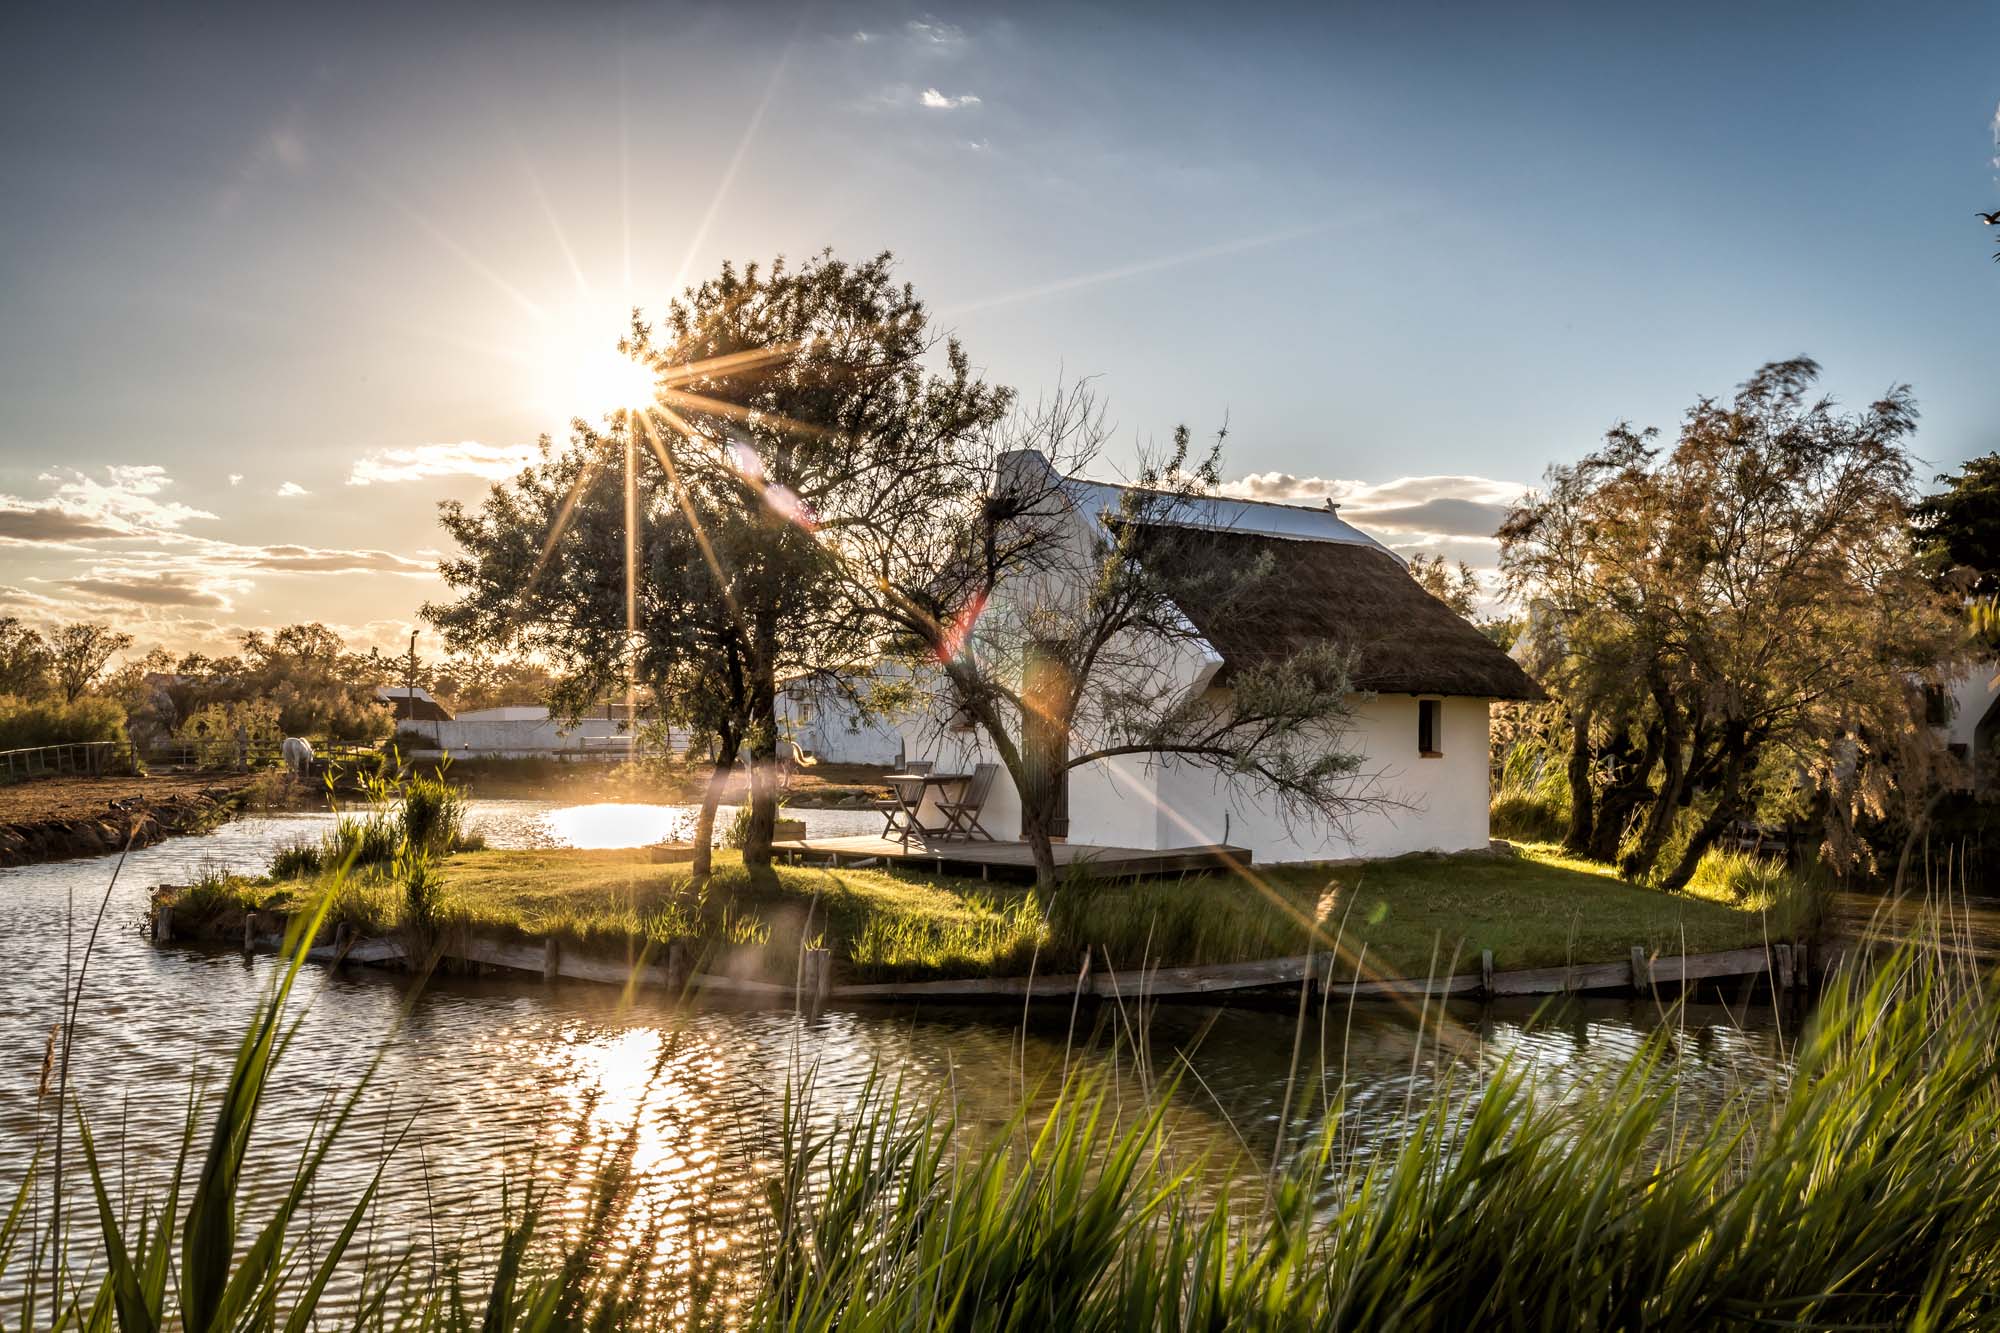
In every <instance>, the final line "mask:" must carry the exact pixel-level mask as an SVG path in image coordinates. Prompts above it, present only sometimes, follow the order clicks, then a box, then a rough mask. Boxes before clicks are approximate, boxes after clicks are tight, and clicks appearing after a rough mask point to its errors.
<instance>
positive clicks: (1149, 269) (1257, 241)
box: [938, 222, 1327, 317]
mask: <svg viewBox="0 0 2000 1333" xmlns="http://www.w3.org/2000/svg"><path fill="white" fill-rule="evenodd" d="M1326 229H1327V224H1326V223H1323V222H1316V223H1311V224H1309V225H1306V226H1302V227H1287V228H1285V229H1283V230H1281V231H1273V232H1265V233H1263V234H1262V235H1258V236H1245V237H1240V238H1238V239H1237V240H1233V241H1222V242H1220V243H1218V244H1215V245H1205V246H1202V247H1200V248H1199V249H1194V250H1184V251H1182V252H1180V253H1179V254H1172V255H1162V256H1160V257H1158V258H1156V259H1141V260H1138V261H1136V262H1133V263H1130V264H1118V265H1116V266H1114V267H1112V268H1107V269H1100V270H1098V271H1097V272H1095V273H1082V274H1078V275H1076V276H1075V277H1069V278H1058V279H1056V280H1055V281H1053V282H1044V283H1040V284H1038V285H1036V286H1033V287H1024V288H1022V289H1021V290H1020V291H1018V292H1007V293H1004V294H1002V295H999V296H989V297H985V298H983V299H981V300H978V301H968V302H965V303H964V304H961V305H955V306H952V307H950V308H949V309H948V310H941V311H939V312H938V314H939V316H940V317H945V316H954V315H966V314H971V313H972V312H974V311H978V310H991V309H993V308H994V307H995V306H1003V305H1014V304H1017V303H1018V302H1021V301H1033V300H1037V299H1039V298H1041V297H1044V296H1058V295H1061V294H1063V293H1065V292H1073V291H1077V290H1079V289H1080V288H1084V287H1095V286H1097V285H1099V284H1100V283H1106V282H1116V281H1118V280H1119V279H1121V278H1133V277H1137V276H1139V275H1140V274H1142V273H1156V272H1158V271H1159V270H1161V269H1166V268H1179V267H1180V266H1181V265H1183V264H1194V263H1199V262H1200V261H1202V260H1204V259H1219V258H1221V257H1222V256H1223V255H1234V254H1241V253H1242V252H1244V251H1245V250H1260V249H1262V248H1264V247H1265V246H1267V245H1279V244H1282V243H1283V242H1285V241H1295V240H1298V239H1299V238H1300V237H1303V236H1310V235H1312V234H1313V233H1314V232H1320V231H1325V230H1326Z"/></svg>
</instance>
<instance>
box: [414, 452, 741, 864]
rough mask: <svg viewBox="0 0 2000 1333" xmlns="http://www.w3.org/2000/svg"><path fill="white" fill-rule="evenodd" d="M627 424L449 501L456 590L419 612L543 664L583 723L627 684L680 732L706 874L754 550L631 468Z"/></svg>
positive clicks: (725, 773)
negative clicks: (697, 790)
mask: <svg viewBox="0 0 2000 1333" xmlns="http://www.w3.org/2000/svg"><path fill="white" fill-rule="evenodd" d="M635 429H637V430H643V429H644V426H643V425H642V424H640V422H639V421H638V420H637V414H630V415H625V416H621V417H620V418H618V419H617V420H615V421H613V422H612V423H610V428H609V429H607V430H605V431H598V430H595V429H592V428H591V427H589V426H587V425H585V424H584V423H583V422H581V421H579V422H576V423H574V424H573V425H572V427H571V432H570V439H569V442H568V445H567V446H566V447H565V448H563V449H560V450H558V449H556V448H555V447H554V446H553V445H552V444H551V443H550V442H549V441H548V440H547V439H544V440H543V441H542V457H541V460H540V461H539V462H538V463H536V464H535V465H534V466H532V467H530V468H527V469H525V470H523V471H522V472H521V474H520V475H519V476H517V477H515V478H514V479H513V480H511V481H507V482H502V483H499V484H497V485H495V486H494V487H493V488H492V489H491V490H490V491H489V492H488V494H487V497H486V499H485V501H484V502H483V503H482V504H481V505H480V506H479V508H478V509H476V510H468V509H466V508H465V507H463V506H461V505H459V504H457V503H455V502H454V503H447V504H445V505H443V506H442V507H441V510H442V519H443V523H444V526H445V529H446V531H447V532H449V533H450V534H451V536H452V538H453V540H454V541H456V542H457V544H458V547H459V551H460V554H459V556H458V557H456V558H455V559H452V560H449V561H447V562H445V564H444V565H443V566H441V570H440V572H441V573H442V574H443V576H444V579H445V582H446V583H447V584H448V585H450V586H451V588H452V590H453V592H454V594H455V597H454V600H452V601H449V602H434V603H431V604H429V605H427V606H426V607H425V608H424V616H425V618H426V619H428V620H430V621H431V622H432V623H434V624H436V625H437V626H438V628H439V629H440V630H441V631H442V632H443V633H444V635H445V638H446V641H447V642H449V643H450V644H451V645H452V646H453V647H454V648H455V649H458V650H460V651H464V652H474V651H481V650H498V651H504V652H516V653H525V654H532V655H533V656H535V657H537V658H539V659H541V660H544V661H546V662H548V663H549V664H550V665H551V667H552V668H553V669H554V671H555V673H556V674H555V679H554V680H553V681H552V683H551V685H550V687H549V690H548V694H547V697H548V698H549V700H550V706H551V709H552V710H553V711H555V712H556V713H557V714H558V715H564V716H569V717H574V716H577V715H578V714H580V713H581V711H582V710H583V709H584V708H586V707H588V705H589V704H590V703H591V702H593V701H594V700H597V699H600V698H602V697H604V695H605V694H606V693H607V692H610V691H616V690H619V689H622V688H625V687H628V686H637V687H640V688H643V689H645V690H646V691H647V692H649V693H650V694H651V695H652V696H653V697H654V698H655V699H656V700H658V701H660V705H661V708H662V710H663V711H664V712H665V713H666V715H667V719H668V720H670V721H674V722H679V723H681V724H683V725H686V726H688V727H690V728H691V729H692V730H693V731H694V732H695V736H696V740H695V744H696V745H697V746H700V747H703V748H706V749H708V757H709V759H710V761H711V765H712V766H711V771H710V780H709V784H708V791H707V793H706V795H705V797H704V800H703V803H702V808H701V814H700V817H699V820H698V823H697V826H696V829H695V836H694V844H695V857H694V864H693V867H692V873H693V874H695V875H697V876H705V875H707V874H708V872H709V844H710V841H711V838H712V835H713V832H714V823H715V807H716V803H717V802H718V801H719V799H720V797H721V794H722V791H723V787H724V785H725V783H726V782H727V780H728V777H729V775H730V773H731V772H732V770H733V769H734V768H735V766H736V764H737V761H738V759H739V756H740V754H741V751H742V747H743V743H744V740H745V737H746V735H747V733H748V729H749V726H750V717H751V699H750V676H749V672H748V670H747V666H746V663H745V660H744V655H743V644H744V641H743V637H742V635H741V634H740V625H739V620H738V616H737V615H736V613H735V611H734V610H733V609H732V607H733V606H734V605H739V604H740V603H737V601H736V599H737V597H738V595H739V590H738V587H737V584H736V582H735V581H734V580H733V579H732V578H730V577H729V574H730V573H731V572H733V571H736V570H740V569H748V568H754V567H755V565H756V552H755V551H754V550H753V549H748V548H746V547H745V546H744V545H743V543H744V541H745V540H746V539H747V537H748V536H749V534H748V533H747V532H745V531H744V530H743V529H741V528H738V527H733V526H732V527H728V528H725V527H723V526H722V525H721V524H718V523H717V522H715V521H713V518H711V520H710V521H709V522H708V523H706V524H705V525H702V526H697V525H696V524H695V522H694V521H693V520H692V519H691V517H690V512H689V510H690V508H691V506H689V507H684V505H683V501H685V500H686V499H687V497H686V495H685V494H684V493H682V492H681V491H680V489H679V488H678V487H677V486H676V484H675V482H674V481H673V480H672V479H671V478H670V476H669V474H668V473H667V472H666V471H664V470H663V469H660V468H657V467H650V466H645V467H642V466H638V465H637V461H638V460H637V459H636V458H635V457H634V456H633V447H634V443H635V442H634V441H633V439H632V433H633V431H634V430H635ZM628 467H629V468H630V479H631V480H630V489H629V490H628V489H627V480H626V478H627V468H628ZM628 534H629V536H630V540H631V555H630V564H629V566H628V564H627V537H628ZM711 558H713V559H714V561H715V564H714V565H713V566H711V564H710V560H711ZM628 570H629V575H630V577H629V581H628V578H627V574H628ZM628 599H629V600H628Z"/></svg>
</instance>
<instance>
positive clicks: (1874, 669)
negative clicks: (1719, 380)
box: [1500, 359, 1959, 889]
mask: <svg viewBox="0 0 2000 1333" xmlns="http://www.w3.org/2000/svg"><path fill="white" fill-rule="evenodd" d="M1818 373H1819V367H1818V366H1817V365H1815V364H1814V363H1813V362H1811V361H1809V360H1805V359H1799V360H1794V361H1786V362H1778V363H1774V364H1771V365H1767V366H1765V367H1763V368H1762V369H1760V370H1759V371H1758V372H1757V374H1755V375H1754V376H1752V377H1751V379H1750V380H1749V381H1747V382H1746V383H1745V384H1744V385H1743V386H1742V387H1741V388H1740V389H1739V390H1738V392H1737V394H1736V396H1735V397H1734V398H1733V399H1732V400H1730V401H1729V402H1726V403H1724V402H1717V401H1715V400H1713V399H1702V400H1701V401H1699V402H1698V403H1696V405H1695V406H1694V407H1693V408H1692V409H1691V410H1690V411H1689V413H1688V415H1687V417H1686V419H1685V421H1684V422H1683V424H1682V427H1681V431H1680V435H1679V437H1678V439H1677V440H1676V441H1675V443H1674V445H1673V446H1672V448H1670V449H1666V450H1664V451H1662V449H1661V448H1660V447H1659V446H1658V445H1657V444H1656V443H1655V441H1656V439H1657V435H1656V433H1655V432H1652V431H1644V432H1638V431H1634V430H1632V429H1630V428H1629V427H1626V426H1623V425H1620V426H1618V427H1616V428H1614V429H1613V430H1612V431H1611V432H1610V434H1609V435H1608V436H1607V438H1606V444H1605V446H1604V448H1602V449H1600V450H1599V451H1597V452H1595V453H1593V454H1590V455H1588V456H1586V457H1585V458H1584V459H1582V460H1580V461H1579V462H1577V463H1575V464H1572V465H1568V466H1559V467H1555V468H1552V469H1550V471H1549V473H1548V481H1547V486H1546V488H1545V489H1544V490H1543V491H1542V492H1540V493H1538V494H1534V495H1530V496H1529V497H1527V499H1526V500H1524V501H1523V503H1522V504H1521V505H1520V506H1519V507H1517V508H1516V509H1515V510H1514V511H1513V512H1511V513H1510V514H1509V516H1508V518H1507V520H1506V522H1505V523H1504V524H1503V525H1502V527H1501V530H1500V538H1501V567H1502V570H1503V572H1504V573H1505V575H1506V577H1507V581H1508V586H1509V589H1510V591H1511V592H1512V593H1513V594H1514V595H1516V596H1517V597H1520V598H1522V599H1523V600H1524V601H1525V602H1526V603H1527V604H1528V605H1529V606H1530V608H1531V612H1530V618H1529V619H1530V626H1531V630H1530V639H1531V649H1532V652H1533V654H1534V659H1535V665H1536V667H1537V668H1538V670H1539V673H1540V677H1541V679H1542V680H1543V682H1544V684H1545V685H1546V686H1548V687H1549V688H1550V689H1551V692H1552V693H1553V694H1554V695H1555V696H1556V698H1557V700H1558V701H1559V706H1560V707H1562V708H1563V709H1564V710H1565V712H1566V714H1567V717H1568V719H1569V723H1570V769H1569V775H1570V787H1571V797H1572V810H1573V817H1572V823H1571V827H1570V830H1569V835H1568V839H1567V842H1568V845H1569V846H1570V847H1571V848H1572V849H1573V850H1576V851H1579V852H1583V853H1586V854H1589V855H1593V856H1596V857H1598V858H1599V859H1603V860H1612V859H1617V860H1619V862H1620V866H1621V869H1622V870H1623V871H1624V873H1626V874H1627V875H1628V876H1632V877H1635V878H1636V877H1644V876H1648V875H1653V874H1656V873H1660V872H1661V871H1662V867H1661V866H1660V865H1659V864H1658V862H1659V860H1660V858H1661V855H1662V853H1663V851H1664V849H1665V848H1666V847H1667V845H1668V844H1669V842H1670V841H1671V840H1672V835H1674V834H1675V832H1676V831H1677V828H1676V824H1677V820H1678V818H1679V816H1680V813H1681V812H1682V811H1684V810H1691V809H1692V810H1694V812H1695V813H1694V815H1693V816H1692V819H1693V822H1692V825H1691V826H1690V827H1686V828H1683V829H1680V830H1679V831H1681V832H1685V834H1686V840H1685V843H1684V845H1683V848H1682V850H1681V852H1680V854H1679V855H1678V857H1677V858H1676V860H1675V861H1674V864H1673V865H1671V866H1670V867H1665V868H1664V872H1663V873H1661V874H1660V878H1661V882H1662V884H1663V885H1664V886H1665V887H1668V888H1670V889H1678V888H1680V887H1682V886H1684V885H1685V884H1686V883H1687V882H1688V880H1689V879H1690V878H1691V877H1692V875H1693V873H1694V870H1695V867H1696V866H1697V865H1698V864H1699V862H1700V860H1701V858H1702V856H1703V855H1704V854H1705V853H1706V852H1707V851H1708V849H1709V848H1710V847H1711V846H1713V845H1714V843H1715V841H1716V839H1717V838H1719V837H1720V836H1721V835H1722V833H1723V832H1725V831H1726V830H1727V829H1728V827H1729V826H1730V825H1731V824H1732V823H1734V822H1735V821H1737V820H1739V819H1742V818H1744V817H1746V816H1748V815H1750V814H1752V813H1754V811H1755V810H1756V809H1757V808H1758V806H1759V804H1760V802H1764V803H1768V802H1774V801H1781V800H1790V801H1792V802H1793V803H1794V804H1795V805H1803V806H1807V807H1811V808H1812V809H1813V810H1814V811H1815V812H1816V814H1817V815H1818V817H1820V819H1821V821H1822V823H1823V822H1824V817H1825V816H1826V814H1827V813H1828V812H1829V810H1830V809H1831V808H1832V807H1833V805H1834V803H1835V799H1836V797H1837V796H1838V795H1840V793H1842V792H1843V791H1846V792H1848V793H1850V794H1851V793H1852V791H1853V790H1855V788H1854V785H1853V784H1852V783H1851V781H1850V780H1849V779H1850V778H1851V776H1852V774H1851V765H1852V763H1853V762H1854V761H1855V758H1856V756H1857V754H1863V755H1866V756H1867V757H1869V758H1871V759H1872V761H1874V762H1878V763H1886V762H1889V760H1890V758H1891V756H1894V755H1897V754H1901V753H1905V752H1907V750H1908V749H1909V746H1910V745H1916V746H1918V747H1919V748H1922V747H1926V746H1927V747H1929V748H1935V745H1936V742H1935V740H1934V738H1931V737H1929V736H1928V734H1925V735H1923V736H1920V737H1912V736H1910V735H1909V732H1910V727H1911V723H1910V720H1909V695H1910V691H1911V689H1912V688H1913V682H1915V681H1920V680H1929V681H1937V680H1939V679H1941V678H1942V675H1943V674H1944V673H1945V672H1947V671H1948V670H1949V669H1950V666H1951V663H1952V657H1953V653H1954V651H1955V649H1956V648H1957V645H1958V642H1959V636H1958V634H1957V631H1956V628H1955V626H1954V625H1953V624H1952V620H1951V617H1950V616H1949V614H1948V613H1947V612H1946V610H1945V608H1944V607H1943V606H1942V605H1941V603H1940V601H1939V599H1938V598H1937V596H1936V595H1935V594H1934V593H1933V591H1932V590H1931V588H1930V587H1929V585H1928V584H1927V583H1926V582H1925V581H1924V579H1923V577H1922V572H1921V569H1920V567H1919V564H1918V561H1917V558H1916V553H1915V551H1914V549H1913V548H1912V544H1911V541H1910V537H1909V528H1908V520H1909V509H1910V502H1911V486H1910V468H1909V461H1908V457H1907V455H1906V454H1905V452H1904V448H1903V444H1904V441H1905V440H1906V439H1907V437H1908V436H1909V434H1910V433H1911V431H1912V430H1913V429H1914V428H1915V423H1916V408H1915V405H1914V402H1913V401H1912V399H1911V397H1910V395H1909V392H1908V390H1907V389H1905V388H1897V389H1895V390H1892V391H1891V392H1890V393H1889V394H1888V395H1886V396H1885V397H1884V398H1883V399H1882V400H1880V401H1878V402H1876V403H1873V404H1871V405H1870V406H1869V407H1868V408H1866V409H1865V410H1863V411H1861V412H1859V413H1856V414H1852V415H1845V414H1842V413H1840V412H1838V411H1836V410H1835V408H1834V406H1833V404H1832V403H1831V402H1830V401H1829V400H1826V399H1824V398H1821V399H1809V397H1808V394H1809V391H1810V389H1811V387H1812V385H1813V384H1814V382H1815V381H1816V379H1817V377H1818ZM1887 738H1895V743H1893V744H1891V743H1884V742H1885V741H1886V740H1887ZM1906 741H1907V742H1908V743H1909V744H1905V742H1906Z"/></svg>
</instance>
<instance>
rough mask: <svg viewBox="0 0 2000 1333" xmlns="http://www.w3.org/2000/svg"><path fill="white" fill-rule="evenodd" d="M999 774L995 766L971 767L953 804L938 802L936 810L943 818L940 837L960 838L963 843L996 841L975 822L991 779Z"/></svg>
mask: <svg viewBox="0 0 2000 1333" xmlns="http://www.w3.org/2000/svg"><path fill="white" fill-rule="evenodd" d="M999 774H1000V765H998V764H975V765H974V766H973V769H972V777H971V778H970V779H969V780H968V781H967V782H966V784H965V790H964V791H962V792H960V793H959V796H958V799H957V800H955V801H939V802H938V810H939V812H940V813H941V814H943V815H944V819H945V824H944V836H945V837H947V838H954V837H960V838H964V839H965V840H966V841H967V842H971V841H973V840H974V839H975V838H984V839H986V841H988V842H997V841H999V839H997V838H995V837H994V836H993V835H992V834H991V833H988V832H987V831H986V826H985V825H984V824H981V823H980V822H979V812H980V811H981V810H984V809H985V808H986V798H987V796H988V795H989V794H990V793H991V792H992V791H993V779H994V778H996V777H998V776H999Z"/></svg>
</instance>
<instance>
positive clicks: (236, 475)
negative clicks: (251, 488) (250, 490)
mask: <svg viewBox="0 0 2000 1333" xmlns="http://www.w3.org/2000/svg"><path fill="white" fill-rule="evenodd" d="M229 484H230V485H231V486H240V485H242V484H243V474H242V473H241V472H232V473H230V474H229Z"/></svg>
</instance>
